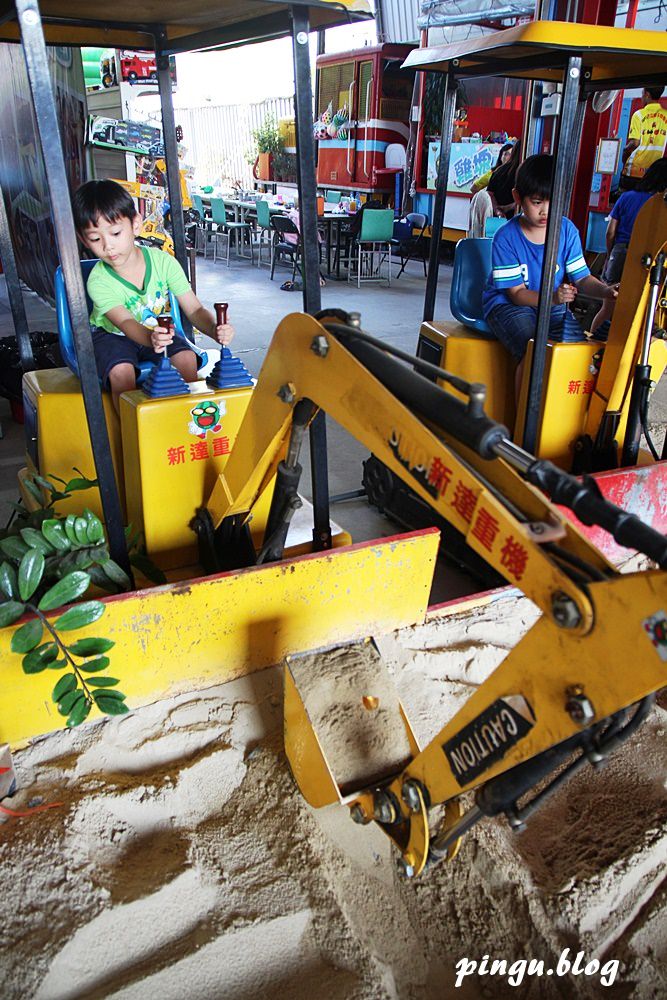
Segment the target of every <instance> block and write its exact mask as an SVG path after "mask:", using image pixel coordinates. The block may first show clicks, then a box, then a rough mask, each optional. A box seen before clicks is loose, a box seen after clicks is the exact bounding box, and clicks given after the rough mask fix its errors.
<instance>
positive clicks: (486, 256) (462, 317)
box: [449, 239, 493, 333]
mask: <svg viewBox="0 0 667 1000" xmlns="http://www.w3.org/2000/svg"><path fill="white" fill-rule="evenodd" d="M492 243H493V240H488V239H483V240H482V239H465V240H459V242H458V243H457V244H456V250H455V251H454V273H453V275H452V290H451V293H450V297H449V308H450V309H451V310H452V313H453V314H454V316H455V317H456V319H457V320H458V321H459V322H460V323H464V324H465V325H466V326H469V327H472V329H473V330H478V331H479V332H480V333H490V332H491V331H490V330H489V327H488V326H487V324H486V321H485V320H484V312H483V309H482V295H483V293H484V286H485V285H486V280H487V278H488V276H489V275H490V274H491V245H492Z"/></svg>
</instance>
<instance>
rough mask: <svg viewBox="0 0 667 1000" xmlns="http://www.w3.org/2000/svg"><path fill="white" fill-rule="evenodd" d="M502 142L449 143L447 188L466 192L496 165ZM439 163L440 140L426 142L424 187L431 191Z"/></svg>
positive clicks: (454, 191)
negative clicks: (426, 161)
mask: <svg viewBox="0 0 667 1000" xmlns="http://www.w3.org/2000/svg"><path fill="white" fill-rule="evenodd" d="M501 149H502V144H501V143H498V142H453V143H452V149H451V153H450V159H449V176H448V179H447V191H448V192H452V193H458V194H470V188H471V186H472V184H473V183H474V182H475V181H476V180H477V178H478V177H481V176H482V175H483V174H486V173H488V171H489V170H491V168H492V167H494V166H495V165H496V160H497V159H498V154H499V153H500V150H501ZM439 163H440V143H439V142H429V144H428V164H427V175H426V187H427V188H429V190H431V191H434V190H435V185H436V179H437V176H438V165H439Z"/></svg>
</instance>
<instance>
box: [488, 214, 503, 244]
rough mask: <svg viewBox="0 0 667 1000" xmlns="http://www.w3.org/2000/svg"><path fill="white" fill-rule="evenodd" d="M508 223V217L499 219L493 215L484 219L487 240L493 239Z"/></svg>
mask: <svg viewBox="0 0 667 1000" xmlns="http://www.w3.org/2000/svg"><path fill="white" fill-rule="evenodd" d="M506 225H507V219H497V218H496V217H495V216H493V215H491V216H489V218H488V219H486V220H485V221H484V235H485V237H486V238H487V240H492V239H493V237H494V236H495V235H496V233H497V232H498V230H499V229H502V227H503V226H506Z"/></svg>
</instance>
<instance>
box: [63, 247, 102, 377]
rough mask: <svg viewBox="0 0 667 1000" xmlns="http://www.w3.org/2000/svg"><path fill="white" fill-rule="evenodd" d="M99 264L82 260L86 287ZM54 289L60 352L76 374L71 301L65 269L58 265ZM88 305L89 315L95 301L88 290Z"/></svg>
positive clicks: (77, 371)
mask: <svg viewBox="0 0 667 1000" xmlns="http://www.w3.org/2000/svg"><path fill="white" fill-rule="evenodd" d="M95 264H97V261H96V260H82V261H81V274H82V275H83V285H84V288H85V287H86V284H87V282H88V277H89V275H90V272H91V271H92V269H93V268H94V267H95ZM54 291H55V297H56V319H57V322H58V340H59V341H60V353H61V354H62V356H63V361H64V362H65V364H66V365H67V367H68V368H69V370H70V371H71V372H72V373H73V374H74V375H77V376H78V374H79V365H78V363H77V360H76V351H75V349H74V334H73V333H72V319H71V317H70V314H69V303H68V301H67V293H66V291H65V278H64V277H63V269H62V267H61V266H60V264H59V265H58V267H57V268H56V273H55V277H54ZM86 306H87V307H88V315H89V316H90V313H91V312H92V309H93V303H92V301H91V298H90V296H89V295H88V291H87V290H86Z"/></svg>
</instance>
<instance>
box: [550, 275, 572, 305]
mask: <svg viewBox="0 0 667 1000" xmlns="http://www.w3.org/2000/svg"><path fill="white" fill-rule="evenodd" d="M576 296H577V287H576V285H570V284H568V283H567V282H565V281H564V282H563V284H562V285H559V287H558V288H557V289H556V291H555V292H554V294H553V300H552V301H553V304H554V305H555V306H562V305H565V304H566V303H568V302H574V300H575V298H576Z"/></svg>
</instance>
